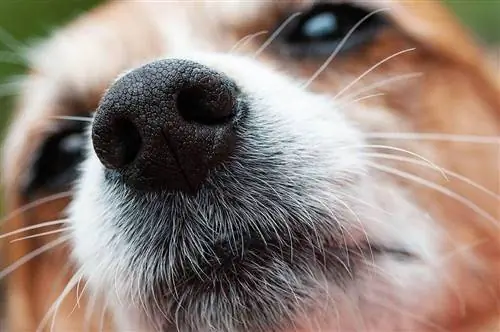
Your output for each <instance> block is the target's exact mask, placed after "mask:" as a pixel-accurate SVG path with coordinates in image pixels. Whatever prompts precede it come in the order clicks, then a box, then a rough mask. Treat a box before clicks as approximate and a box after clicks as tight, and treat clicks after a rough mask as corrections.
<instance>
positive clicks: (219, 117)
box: [176, 86, 234, 125]
mask: <svg viewBox="0 0 500 332" xmlns="http://www.w3.org/2000/svg"><path fill="white" fill-rule="evenodd" d="M219 88H220V87H219ZM227 91H228V90H227V89H224V90H223V89H210V88H208V89H207V88H206V87H204V86H194V87H188V88H184V89H182V90H181V91H179V92H178V95H177V100H176V103H177V105H176V106H177V111H178V112H179V114H180V115H181V116H182V118H183V119H184V120H186V121H188V122H196V123H200V124H204V125H215V124H222V123H225V122H226V121H227V120H228V119H229V118H230V117H231V115H232V111H233V108H234V96H232V95H227V96H226V94H228V93H227Z"/></svg>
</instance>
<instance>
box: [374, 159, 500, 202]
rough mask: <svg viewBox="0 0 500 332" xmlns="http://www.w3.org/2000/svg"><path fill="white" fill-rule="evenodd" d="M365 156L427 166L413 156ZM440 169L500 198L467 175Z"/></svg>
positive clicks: (499, 197)
mask: <svg viewBox="0 0 500 332" xmlns="http://www.w3.org/2000/svg"><path fill="white" fill-rule="evenodd" d="M366 155H367V156H372V157H377V158H383V159H392V160H396V161H403V162H408V163H412V164H415V165H421V166H429V165H428V164H427V163H425V162H421V161H419V160H415V159H413V158H408V157H402V156H394V155H388V154H384V153H370V154H366ZM440 170H441V171H442V172H444V173H445V174H446V175H448V176H449V177H451V178H455V179H458V180H460V181H462V182H465V183H467V184H468V185H470V186H472V187H474V188H476V189H478V190H480V191H482V192H483V193H485V194H487V195H489V196H491V197H493V198H495V199H498V200H500V195H499V194H496V193H495V192H493V191H491V190H489V189H488V188H486V187H484V186H482V185H480V184H478V183H476V182H474V181H472V180H471V179H469V178H468V177H465V176H463V175H461V174H458V173H456V172H453V171H450V170H448V169H445V168H442V167H440Z"/></svg>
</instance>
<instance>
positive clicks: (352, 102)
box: [338, 92, 385, 109]
mask: <svg viewBox="0 0 500 332" xmlns="http://www.w3.org/2000/svg"><path fill="white" fill-rule="evenodd" d="M382 96H385V93H383V92H381V93H374V94H372V95H368V96H363V97H359V98H356V99H354V100H349V101H347V102H345V103H341V104H339V106H338V107H339V108H340V109H343V108H345V107H347V106H349V105H353V104H355V103H358V102H360V101H363V100H366V99H371V98H375V97H382Z"/></svg>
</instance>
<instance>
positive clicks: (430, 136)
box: [365, 132, 500, 144]
mask: <svg viewBox="0 0 500 332" xmlns="http://www.w3.org/2000/svg"><path fill="white" fill-rule="evenodd" d="M365 137H367V138H379V139H399V140H415V141H444V142H457V143H478V144H500V136H482V135H460V134H443V133H418V132H414V133H411V132H401V133H398V132H394V133H381V132H372V133H365Z"/></svg>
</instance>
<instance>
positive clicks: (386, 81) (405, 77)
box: [340, 72, 424, 100]
mask: <svg viewBox="0 0 500 332" xmlns="http://www.w3.org/2000/svg"><path fill="white" fill-rule="evenodd" d="M423 75H424V74H423V73H420V72H418V73H409V74H402V75H396V76H393V77H389V78H386V79H383V80H380V81H377V82H375V83H372V84H368V85H367V86H365V87H363V88H361V89H359V90H357V91H354V92H352V93H349V94H346V95H345V96H344V97H342V98H340V100H349V99H351V98H356V97H357V96H359V95H361V94H363V93H365V92H369V91H372V90H374V89H376V88H379V87H381V86H384V85H388V84H390V83H394V82H399V81H404V80H409V79H412V78H417V77H421V76H423Z"/></svg>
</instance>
